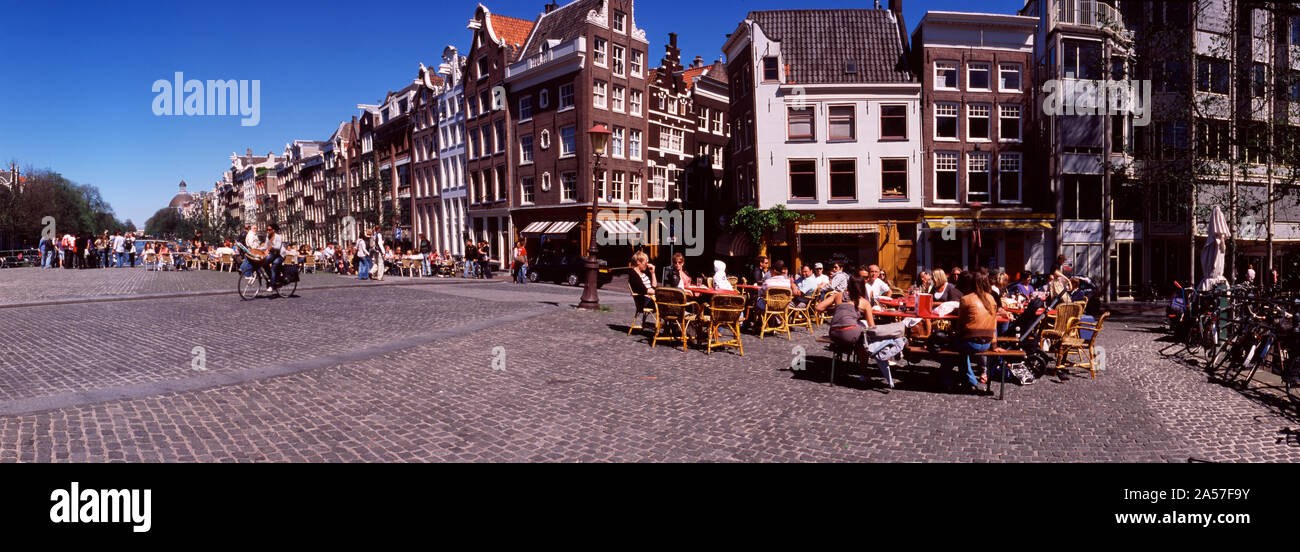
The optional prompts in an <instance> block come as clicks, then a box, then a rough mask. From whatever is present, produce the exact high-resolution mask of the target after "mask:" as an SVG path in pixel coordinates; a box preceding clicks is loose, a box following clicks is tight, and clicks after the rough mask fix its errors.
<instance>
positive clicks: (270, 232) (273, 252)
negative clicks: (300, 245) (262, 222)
mask: <svg viewBox="0 0 1300 552" xmlns="http://www.w3.org/2000/svg"><path fill="white" fill-rule="evenodd" d="M262 245H263V247H264V251H263V252H262V253H263V254H265V255H266V259H265V260H264V261H263V262H265V263H266V264H265V266H267V267H269V268H268V270H269V271H270V272H271V279H270V280H268V281H267V282H266V291H268V292H270V293H275V286H276V284H277V283H278V282H279V280H278V279H277V278H278V277H279V276H280V266H281V265H283V264H284V236H281V235H280V227H279V225H276V224H275V223H271V224H268V225H267V226H266V243H264V244H262Z"/></svg>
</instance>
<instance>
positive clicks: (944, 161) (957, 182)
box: [933, 151, 961, 204]
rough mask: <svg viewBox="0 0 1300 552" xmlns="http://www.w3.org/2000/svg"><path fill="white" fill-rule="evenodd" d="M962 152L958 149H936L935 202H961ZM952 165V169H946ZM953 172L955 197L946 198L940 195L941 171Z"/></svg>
mask: <svg viewBox="0 0 1300 552" xmlns="http://www.w3.org/2000/svg"><path fill="white" fill-rule="evenodd" d="M960 164H961V154H960V153H959V152H956V151H936V152H934V196H933V197H934V202H935V203H950V204H958V203H961V166H960ZM948 167H951V170H945V169H947V168H948ZM941 172H945V173H952V175H953V198H952V199H944V198H940V197H939V173H941Z"/></svg>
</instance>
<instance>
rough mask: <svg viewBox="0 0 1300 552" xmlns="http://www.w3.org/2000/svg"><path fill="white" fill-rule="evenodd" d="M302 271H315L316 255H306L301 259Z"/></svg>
mask: <svg viewBox="0 0 1300 552" xmlns="http://www.w3.org/2000/svg"><path fill="white" fill-rule="evenodd" d="M302 271H303V272H316V256H315V255H307V256H306V257H304V258H303V261H302Z"/></svg>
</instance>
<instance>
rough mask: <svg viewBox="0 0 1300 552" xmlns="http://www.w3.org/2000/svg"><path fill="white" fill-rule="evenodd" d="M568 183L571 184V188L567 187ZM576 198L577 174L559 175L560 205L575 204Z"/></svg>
mask: <svg viewBox="0 0 1300 552" xmlns="http://www.w3.org/2000/svg"><path fill="white" fill-rule="evenodd" d="M566 177H571V178H566ZM568 183H572V186H570V185H568ZM577 197H578V173H577V172H575V171H566V172H562V173H560V203H575V202H577V199H576V198H577Z"/></svg>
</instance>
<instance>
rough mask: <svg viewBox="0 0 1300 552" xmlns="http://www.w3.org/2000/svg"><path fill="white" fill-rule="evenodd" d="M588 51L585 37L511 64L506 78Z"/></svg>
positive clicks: (507, 68)
mask: <svg viewBox="0 0 1300 552" xmlns="http://www.w3.org/2000/svg"><path fill="white" fill-rule="evenodd" d="M586 50H587V39H586V38H584V37H578V38H575V39H573V40H570V41H568V42H566V43H564V44H560V45H558V46H556V47H554V48H550V49H547V50H546V51H544V52H542V53H540V54H537V55H535V56H529V57H527V58H525V59H521V60H519V61H518V62H515V63H512V64H510V66H509V67H506V78H507V79H509V78H512V77H514V76H515V75H519V74H522V73H524V72H526V71H528V70H530V69H534V68H536V67H540V66H542V65H545V64H547V63H550V62H552V61H555V60H557V59H563V58H565V57H568V56H570V55H573V54H577V53H581V52H585V51H586Z"/></svg>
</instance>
